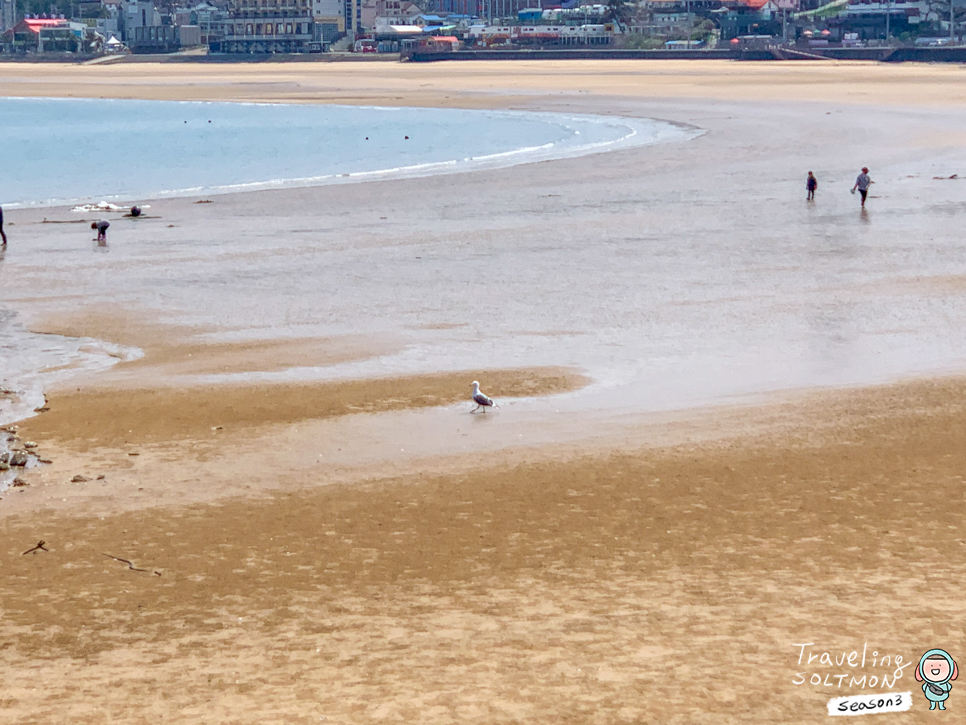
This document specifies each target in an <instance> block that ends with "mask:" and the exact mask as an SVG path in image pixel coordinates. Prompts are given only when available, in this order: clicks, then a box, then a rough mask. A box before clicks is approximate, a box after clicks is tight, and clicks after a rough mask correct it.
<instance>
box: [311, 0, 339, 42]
mask: <svg viewBox="0 0 966 725" xmlns="http://www.w3.org/2000/svg"><path fill="white" fill-rule="evenodd" d="M345 9H346V4H345V0H312V18H313V20H314V21H315V33H316V35H318V37H319V40H320V41H322V42H323V43H325V44H326V45H328V44H329V43H331V42H332V41H334V40H336V39H337V38H339V37H340V36H342V34H344V33H345Z"/></svg>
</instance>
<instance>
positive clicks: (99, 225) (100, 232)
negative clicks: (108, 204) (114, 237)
mask: <svg viewBox="0 0 966 725" xmlns="http://www.w3.org/2000/svg"><path fill="white" fill-rule="evenodd" d="M109 226H111V223H110V222H109V221H108V220H107V219H100V220H99V221H96V222H91V229H96V230H97V242H98V244H100V243H104V244H106V243H107V228H108V227H109Z"/></svg>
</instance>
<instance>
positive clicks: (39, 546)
mask: <svg viewBox="0 0 966 725" xmlns="http://www.w3.org/2000/svg"><path fill="white" fill-rule="evenodd" d="M46 543H47V542H46V541H43V540H40V541H38V542H37V545H36V546H35V547H33V548H32V549H27V550H26V551H25V552H24V553H23V554H21V556H26V555H27V554H31V553H33V552H35V551H50V549H48V548H47V547H46V546H44V544H46Z"/></svg>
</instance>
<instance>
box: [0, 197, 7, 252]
mask: <svg viewBox="0 0 966 725" xmlns="http://www.w3.org/2000/svg"><path fill="white" fill-rule="evenodd" d="M0 238H2V239H3V241H2V242H0V247H5V246H7V233H6V232H5V231H3V207H2V206H0Z"/></svg>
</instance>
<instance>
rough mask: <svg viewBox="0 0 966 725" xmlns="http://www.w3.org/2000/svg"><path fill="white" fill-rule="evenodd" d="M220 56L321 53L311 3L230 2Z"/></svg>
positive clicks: (277, 0) (272, 0) (297, 0)
mask: <svg viewBox="0 0 966 725" xmlns="http://www.w3.org/2000/svg"><path fill="white" fill-rule="evenodd" d="M219 50H221V52H223V53H259V54H260V53H309V52H313V51H320V50H322V43H321V41H320V40H318V39H317V38H316V34H315V19H314V16H313V6H312V2H311V0H232V2H231V5H230V10H229V16H228V19H227V20H226V21H225V23H224V36H223V39H222V40H221V41H220V43H219Z"/></svg>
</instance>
